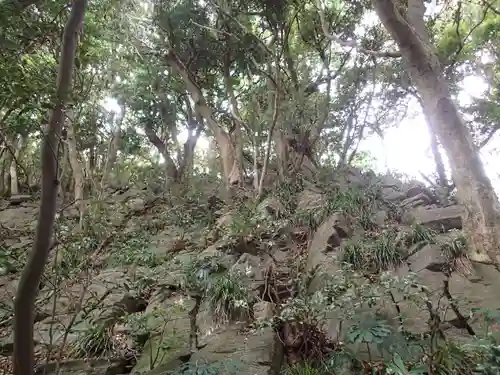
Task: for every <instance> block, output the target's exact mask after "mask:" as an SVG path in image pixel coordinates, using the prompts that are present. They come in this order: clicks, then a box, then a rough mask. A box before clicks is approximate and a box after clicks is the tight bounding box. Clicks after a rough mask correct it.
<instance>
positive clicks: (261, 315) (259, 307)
mask: <svg viewBox="0 0 500 375" xmlns="http://www.w3.org/2000/svg"><path fill="white" fill-rule="evenodd" d="M253 316H254V318H255V320H257V321H262V320H267V319H272V317H273V316H274V304H273V303H271V302H266V301H262V302H257V303H255V304H254V305H253Z"/></svg>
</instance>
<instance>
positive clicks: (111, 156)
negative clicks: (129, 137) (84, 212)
mask: <svg viewBox="0 0 500 375" xmlns="http://www.w3.org/2000/svg"><path fill="white" fill-rule="evenodd" d="M121 110H122V112H121V117H120V119H119V120H118V121H116V123H115V127H114V129H113V134H112V136H111V140H110V142H109V147H108V152H107V155H106V162H105V164H104V168H103V171H102V179H101V191H103V189H104V187H105V186H106V183H107V180H108V177H109V174H110V173H111V171H112V170H113V167H114V166H115V163H116V158H117V156H118V150H119V149H120V143H121V140H122V122H123V119H124V118H125V110H126V109H125V107H124V106H122V108H121Z"/></svg>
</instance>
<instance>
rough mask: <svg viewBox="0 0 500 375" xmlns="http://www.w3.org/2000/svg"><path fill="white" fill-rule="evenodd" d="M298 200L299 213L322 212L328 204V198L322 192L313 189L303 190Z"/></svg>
mask: <svg viewBox="0 0 500 375" xmlns="http://www.w3.org/2000/svg"><path fill="white" fill-rule="evenodd" d="M297 199H298V201H297V210H298V211H308V212H310V211H316V210H322V209H323V208H324V207H325V204H326V197H325V196H324V195H323V194H322V193H321V192H319V191H316V190H312V189H306V190H303V191H302V192H301V193H300V194H299V196H298V198H297Z"/></svg>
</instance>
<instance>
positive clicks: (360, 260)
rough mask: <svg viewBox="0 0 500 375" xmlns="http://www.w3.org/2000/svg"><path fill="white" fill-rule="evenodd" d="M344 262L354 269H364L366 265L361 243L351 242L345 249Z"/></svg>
mask: <svg viewBox="0 0 500 375" xmlns="http://www.w3.org/2000/svg"><path fill="white" fill-rule="evenodd" d="M343 250H344V251H343V253H342V260H343V261H344V262H346V263H348V264H350V265H352V266H353V268H354V269H362V268H363V267H364V264H365V258H366V256H365V254H364V249H363V245H362V244H361V243H359V242H349V243H346V244H345V246H344V247H343Z"/></svg>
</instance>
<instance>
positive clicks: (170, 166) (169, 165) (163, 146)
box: [144, 124, 179, 185]
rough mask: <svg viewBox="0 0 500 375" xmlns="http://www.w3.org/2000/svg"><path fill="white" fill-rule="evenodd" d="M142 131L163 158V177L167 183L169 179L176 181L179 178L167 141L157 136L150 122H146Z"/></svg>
mask: <svg viewBox="0 0 500 375" xmlns="http://www.w3.org/2000/svg"><path fill="white" fill-rule="evenodd" d="M144 131H145V133H146V136H147V137H148V139H149V141H150V142H151V143H152V144H153V145H154V146H155V147H156V149H157V150H158V152H159V153H160V154H161V155H162V156H163V158H164V159H165V179H166V181H167V185H168V182H169V181H173V182H177V181H178V179H179V171H178V170H177V167H176V166H175V163H174V160H173V159H172V157H171V156H170V152H169V150H168V147H167V142H164V141H162V140H161V139H160V137H158V135H157V134H156V132H155V131H154V129H153V127H152V126H151V125H150V124H146V126H145V127H144Z"/></svg>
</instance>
